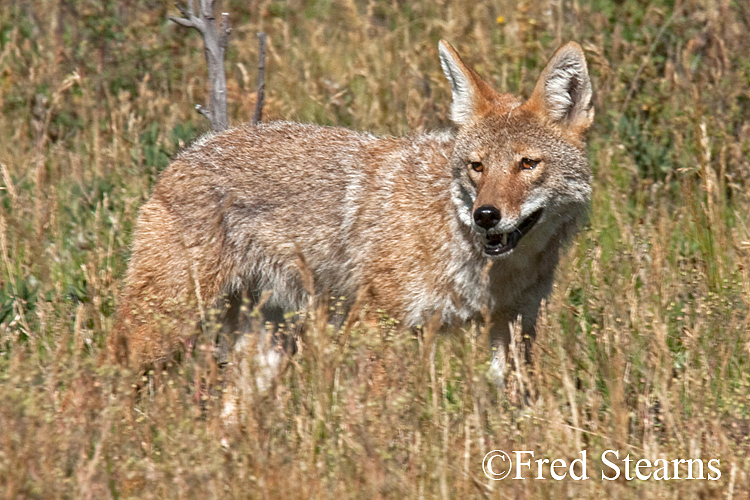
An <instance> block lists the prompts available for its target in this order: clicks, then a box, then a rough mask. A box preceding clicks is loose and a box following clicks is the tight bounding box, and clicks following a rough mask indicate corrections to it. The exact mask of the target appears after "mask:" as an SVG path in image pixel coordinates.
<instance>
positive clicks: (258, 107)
mask: <svg viewBox="0 0 750 500" xmlns="http://www.w3.org/2000/svg"><path fill="white" fill-rule="evenodd" d="M266 38H267V36H266V34H265V33H264V32H262V31H261V32H260V33H258V93H257V99H256V101H255V112H254V113H253V120H252V124H253V125H257V124H259V123H260V122H261V120H262V119H263V101H264V100H265V96H266Z"/></svg>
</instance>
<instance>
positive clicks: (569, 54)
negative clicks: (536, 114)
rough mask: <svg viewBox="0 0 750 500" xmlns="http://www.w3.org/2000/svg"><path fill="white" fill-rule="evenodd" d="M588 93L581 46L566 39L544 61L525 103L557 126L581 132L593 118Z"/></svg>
mask: <svg viewBox="0 0 750 500" xmlns="http://www.w3.org/2000/svg"><path fill="white" fill-rule="evenodd" d="M591 94H592V92H591V80H590V79H589V71H588V69H587V67H586V58H585V56H584V55H583V49H582V48H581V46H580V45H578V44H577V43H576V42H568V43H567V44H565V45H563V46H562V47H560V48H559V49H557V52H555V54H554V55H553V56H552V59H550V61H549V62H548V63H547V66H546V67H545V68H544V71H542V74H541V75H540V76H539V80H537V82H536V86H535V87H534V92H533V93H532V94H531V97H530V98H529V103H530V104H532V105H533V106H534V107H537V108H538V109H539V110H540V111H542V112H543V113H545V114H546V115H547V117H548V118H549V119H550V120H552V121H553V122H554V123H556V124H557V125H559V126H561V127H563V128H569V129H571V130H573V131H574V132H577V133H579V134H582V133H584V132H586V130H588V128H589V127H590V126H591V124H592V123H593V121H594V107H593V106H592V104H591Z"/></svg>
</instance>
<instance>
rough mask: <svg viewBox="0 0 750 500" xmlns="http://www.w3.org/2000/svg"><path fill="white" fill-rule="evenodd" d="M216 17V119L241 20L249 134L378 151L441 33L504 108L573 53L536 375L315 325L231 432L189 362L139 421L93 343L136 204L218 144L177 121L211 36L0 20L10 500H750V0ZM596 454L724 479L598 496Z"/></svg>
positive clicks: (233, 75)
mask: <svg viewBox="0 0 750 500" xmlns="http://www.w3.org/2000/svg"><path fill="white" fill-rule="evenodd" d="M223 9H224V10H227V11H229V12H230V13H231V19H232V23H233V26H234V31H233V33H232V36H231V39H230V49H229V51H228V55H227V63H226V69H227V73H228V74H227V76H228V86H229V100H230V102H229V104H230V121H231V122H232V123H240V122H243V121H248V120H249V119H250V117H251V116H252V110H253V105H254V98H255V97H254V86H255V84H254V82H255V78H256V70H255V66H256V60H257V41H256V32H257V31H259V30H264V31H266V32H267V33H268V35H269V53H268V73H267V75H266V78H267V89H268V101H267V106H266V113H267V115H268V116H269V117H276V118H284V119H292V120H299V121H305V122H310V121H314V122H317V123H323V124H336V125H344V126H347V127H352V128H354V129H358V130H369V131H373V132H376V133H383V134H403V133H406V132H407V131H412V130H417V131H418V130H425V129H434V128H441V127H447V126H449V123H448V121H447V109H448V105H449V102H450V91H449V86H448V83H447V82H446V81H445V80H444V77H443V75H442V72H441V70H440V65H439V62H438V56H437V42H438V40H439V39H440V38H446V39H448V40H450V41H451V42H453V43H454V45H455V46H456V47H457V49H458V50H459V51H460V52H461V54H462V55H463V56H464V57H465V59H466V60H467V61H469V62H470V63H471V64H473V65H475V67H476V68H477V70H478V71H479V72H480V73H481V74H482V75H484V76H485V77H486V78H487V80H488V81H490V82H492V83H493V84H494V85H495V87H496V88H498V89H501V90H505V91H510V92H514V93H521V94H524V95H528V94H529V92H530V91H531V88H532V86H533V84H534V81H535V79H536V77H537V75H538V73H539V71H540V70H541V68H542V67H543V65H544V62H545V61H546V58H547V57H549V56H550V55H551V53H552V52H553V51H554V49H555V48H556V47H557V46H558V44H560V43H561V42H564V41H567V40H569V39H575V40H578V41H579V42H581V44H582V45H583V46H584V48H585V49H586V54H587V58H588V60H589V66H590V72H591V75H592V79H593V84H594V89H595V105H596V108H597V118H596V123H595V125H594V127H593V129H592V132H591V136H590V141H589V145H590V147H589V152H590V158H591V162H592V166H593V170H594V177H595V180H594V189H593V193H594V194H593V202H592V206H591V214H590V219H589V222H588V223H587V224H586V226H585V227H584V228H583V230H582V231H581V233H580V234H579V235H578V237H577V238H576V240H575V241H574V243H573V245H572V246H571V249H570V251H569V252H568V254H567V255H566V257H565V259H564V260H563V263H562V265H561V266H560V268H559V270H558V277H557V280H556V285H555V289H554V292H553V294H552V296H551V297H550V299H549V303H548V305H547V307H546V310H545V313H544V314H543V317H542V318H541V319H540V325H539V336H538V340H537V343H536V347H535V359H536V362H535V364H534V366H533V368H531V369H529V370H520V371H518V372H517V373H516V374H515V375H514V376H513V378H512V380H511V381H510V383H509V384H508V385H507V387H506V388H505V389H504V390H502V391H499V390H498V389H496V388H495V387H494V386H493V385H492V384H490V383H489V382H488V381H487V380H486V378H485V373H486V370H487V362H488V349H487V338H486V335H483V332H481V331H478V329H477V328H476V327H471V326H467V328H466V329H465V330H460V331H455V332H452V333H448V334H444V335H443V334H440V335H433V334H432V333H431V332H429V331H428V332H425V333H424V334H423V335H420V336H414V335H412V334H410V333H408V332H406V333H405V332H400V331H399V330H398V329H397V328H392V326H391V325H385V324H384V325H383V327H382V328H381V329H379V330H378V331H360V330H358V329H355V330H353V331H352V332H351V334H350V335H343V334H342V333H341V332H338V331H333V330H332V329H331V328H326V327H324V326H323V327H313V328H310V329H309V330H308V332H307V333H306V334H305V336H304V337H303V338H302V339H301V341H300V347H301V349H300V352H299V353H298V355H297V356H295V358H294V359H293V362H292V363H291V364H290V366H289V367H288V369H287V370H286V371H285V372H284V373H283V375H282V376H281V377H280V378H279V380H278V382H277V383H276V384H275V386H274V387H272V388H271V389H270V390H269V391H268V392H267V393H263V394H258V393H257V392H253V391H250V392H248V393H246V394H245V395H244V397H243V399H242V401H241V406H242V408H243V409H244V411H243V412H242V413H241V415H240V417H239V418H222V415H221V412H222V407H223V405H222V400H223V397H222V394H221V391H220V390H219V389H220V387H222V386H223V385H224V382H222V380H220V379H229V381H230V382H231V379H232V378H233V377H234V376H235V372H234V371H232V370H225V371H219V370H217V367H216V366H215V363H214V362H213V358H212V356H211V354H210V349H208V348H207V347H206V343H205V342H204V343H202V344H201V345H199V347H198V349H196V351H195V355H194V356H192V357H190V358H189V359H187V360H185V361H184V362H183V363H182V364H181V365H180V367H179V369H175V370H173V371H171V372H169V373H166V374H164V376H163V377H162V382H161V384H159V385H158V386H157V387H156V388H155V389H153V390H146V391H144V392H143V393H142V397H141V398H140V399H139V400H137V401H134V399H133V391H132V384H133V383H135V382H137V381H138V375H137V374H132V373H126V372H123V371H121V370H120V369H119V368H117V367H115V366H112V365H110V364H108V362H107V359H106V340H107V337H108V335H109V333H110V332H111V330H112V325H113V321H114V318H113V311H114V306H115V305H116V303H117V294H118V290H119V288H120V286H121V279H122V276H123V273H124V270H125V267H126V263H127V259H128V253H129V244H130V242H131V233H132V229H133V224H134V221H135V218H136V216H137V212H138V208H139V206H140V205H141V204H142V203H143V202H144V201H145V200H146V199H147V197H148V196H149V193H150V190H151V188H152V187H153V185H154V183H155V181H156V179H157V178H158V175H159V172H160V171H161V170H162V169H164V168H165V167H166V165H167V164H168V162H169V159H170V157H171V156H172V155H173V154H174V153H175V152H176V151H177V150H178V149H179V148H180V147H183V146H184V145H185V144H188V143H189V142H190V141H191V140H193V139H194V138H195V137H197V136H198V135H200V134H201V133H202V132H204V131H206V130H207V128H208V123H207V121H206V120H205V119H204V118H203V117H201V116H200V115H198V114H197V113H195V111H194V109H193V107H194V105H195V104H196V103H205V100H206V84H207V76H206V66H205V61H204V59H203V53H202V45H201V41H200V39H199V37H198V36H197V33H195V32H188V31H186V30H184V29H182V28H179V27H178V26H176V25H175V24H174V23H171V22H169V21H168V19H167V15H168V14H173V15H176V14H177V10H176V9H175V8H174V7H173V6H172V5H171V3H170V2H161V1H157V0H123V1H122V2H114V1H109V0H107V1H98V0H71V1H63V0H44V1H42V0H39V1H32V0H29V1H6V2H5V3H4V5H3V6H2V8H0V108H1V109H2V113H0V138H2V139H0V144H1V146H2V147H0V174H1V176H2V177H1V179H0V497H2V498H8V499H11V498H12V499H17V498H40V499H41V498H44V499H53V498H84V499H98V498H115V499H125V498H154V499H163V498H180V499H182V498H186V499H187V498H200V499H204V498H235V497H236V498H269V499H271V498H415V499H417V498H474V497H476V498H497V499H499V498H519V499H526V498H528V499H537V498H545V499H559V498H576V499H578V498H590V499H600V498H618V499H620V498H621V499H639V500H640V499H646V498H665V499H672V498H673V499H709V498H717V499H718V498H721V499H733V498H735V499H737V498H749V497H750V457H748V452H750V442H749V441H748V437H749V435H750V315H749V314H748V307H749V305H750V215H749V214H750V155H749V153H750V3H748V2H746V1H744V0H654V1H648V0H536V1H526V0H519V1H514V0H498V1H495V2H469V1H467V0H437V1H431V2H427V1H422V0H419V1H408V2H407V1H403V0H393V1H370V2H367V1H364V0H316V1H309V2H303V1H301V0H287V1H278V0H263V1H256V0H252V1H240V0H231V1H225V2H224V5H223ZM317 323H318V324H324V322H322V321H320V318H318V322H317ZM378 367H385V370H379V369H378ZM525 391H528V392H529V393H530V394H531V396H532V397H531V398H530V402H529V403H528V404H522V403H523V399H524V398H523V394H524V392H525ZM493 449H502V450H506V451H508V452H510V451H511V450H533V451H534V452H535V458H562V459H565V460H566V461H567V462H570V461H571V460H573V459H576V458H579V456H580V455H579V452H580V451H581V450H586V451H587V457H588V462H587V464H588V470H587V473H588V475H589V477H590V479H588V480H585V481H574V480H572V479H570V478H568V479H565V480H562V481H555V480H552V479H546V480H534V479H532V477H533V476H534V475H535V474H534V472H530V473H529V472H527V473H526V479H525V480H511V479H510V478H508V479H505V480H504V481H497V482H493V481H490V480H488V479H487V478H486V477H485V475H484V474H483V472H482V458H483V457H484V455H485V453H487V452H488V451H490V450H493ZM608 449H614V450H619V453H620V457H621V458H624V456H625V455H626V454H629V455H630V457H631V458H634V459H641V458H646V459H649V460H652V461H653V460H655V459H656V458H664V459H667V460H672V459H687V458H702V459H704V460H705V461H708V460H709V459H719V460H720V467H719V469H720V471H721V478H720V479H719V480H717V481H709V480H686V479H678V480H668V481H664V480H661V481H656V480H654V479H650V480H647V481H642V480H638V479H635V480H632V481H628V480H625V479H624V477H621V478H620V479H618V480H616V481H606V480H602V479H601V474H602V471H603V470H604V471H605V472H606V473H607V474H608V475H612V472H611V470H610V469H608V468H607V467H606V466H605V464H604V463H603V462H602V461H601V459H600V458H599V457H600V456H601V454H602V452H603V451H605V450H608ZM610 458H611V457H610ZM545 474H546V475H547V477H548V478H549V477H550V475H549V472H546V473H545ZM681 474H682V475H681V477H686V476H687V473H686V471H685V469H682V473H681ZM623 475H624V473H623Z"/></svg>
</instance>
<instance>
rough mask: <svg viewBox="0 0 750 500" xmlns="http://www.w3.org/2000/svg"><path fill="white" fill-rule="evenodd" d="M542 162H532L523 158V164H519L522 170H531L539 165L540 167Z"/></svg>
mask: <svg viewBox="0 0 750 500" xmlns="http://www.w3.org/2000/svg"><path fill="white" fill-rule="evenodd" d="M539 161H540V160H531V159H529V158H523V159H522V160H521V163H520V164H519V167H520V168H521V170H531V169H533V168H534V167H536V166H537V165H539Z"/></svg>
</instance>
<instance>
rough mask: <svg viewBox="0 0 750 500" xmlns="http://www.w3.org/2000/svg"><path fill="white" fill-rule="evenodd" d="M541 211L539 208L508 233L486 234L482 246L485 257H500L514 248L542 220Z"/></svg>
mask: <svg viewBox="0 0 750 500" xmlns="http://www.w3.org/2000/svg"><path fill="white" fill-rule="evenodd" d="M543 210H544V209H543V208H540V209H539V210H537V211H536V212H534V213H532V214H531V215H529V216H528V217H526V218H525V219H524V220H523V222H521V223H520V224H519V225H518V227H516V228H515V229H514V230H513V231H511V232H509V233H497V234H488V235H487V243H485V244H484V253H486V254H487V255H502V254H504V253H507V252H510V251H511V250H513V249H514V248H516V245H518V242H519V241H521V238H523V237H524V236H525V235H526V233H528V232H529V231H531V228H533V227H534V225H536V223H537V222H539V219H541V218H542V211H543Z"/></svg>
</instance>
